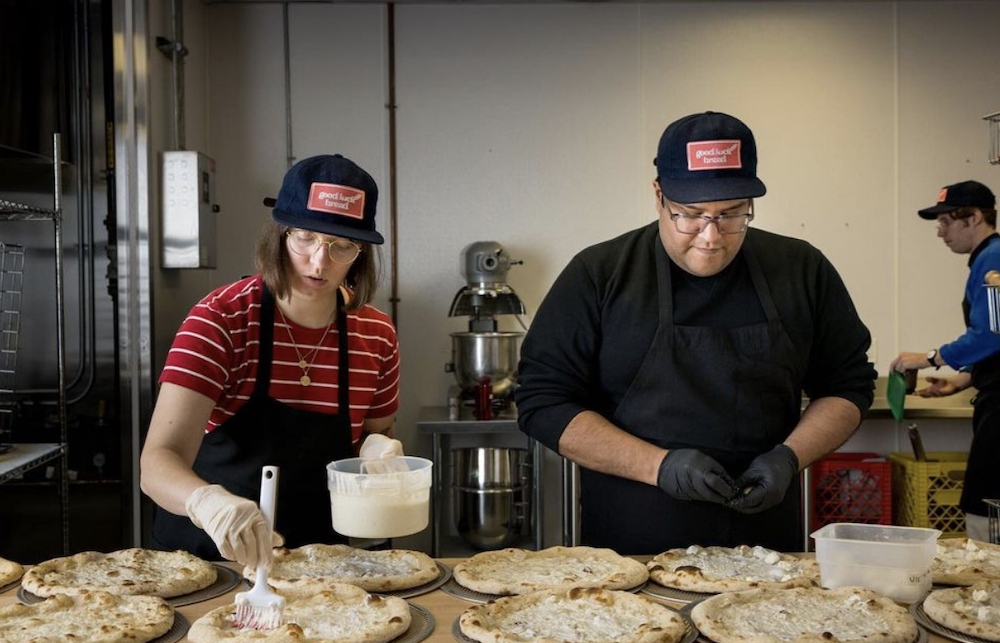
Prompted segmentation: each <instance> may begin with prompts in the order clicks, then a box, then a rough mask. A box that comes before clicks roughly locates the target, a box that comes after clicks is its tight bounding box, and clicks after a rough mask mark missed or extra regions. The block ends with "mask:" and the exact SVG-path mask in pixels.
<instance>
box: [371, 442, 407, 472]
mask: <svg viewBox="0 0 1000 643" xmlns="http://www.w3.org/2000/svg"><path fill="white" fill-rule="evenodd" d="M358 455H359V456H360V457H361V459H362V460H363V461H364V462H362V473H392V472H394V471H409V470H410V469H409V467H407V466H406V463H405V462H403V461H402V460H398V459H397V458H399V456H401V455H403V443H402V442H400V441H399V440H393V439H392V438H390V437H389V436H387V435H382V434H381V433H372V434H370V435H369V436H368V437H367V438H365V441H364V442H362V443H361V449H360V450H359V451H358Z"/></svg>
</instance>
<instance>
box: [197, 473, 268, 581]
mask: <svg viewBox="0 0 1000 643" xmlns="http://www.w3.org/2000/svg"><path fill="white" fill-rule="evenodd" d="M184 510H185V511H187V515H188V517H189V518H190V519H191V522H193V523H194V524H195V526H196V527H199V528H201V529H204V530H205V533H207V534H208V535H209V537H211V539H212V541H213V542H215V546H216V547H218V548H219V553H220V554H222V556H223V557H224V558H227V559H229V560H233V561H236V562H238V563H242V564H243V565H246V566H247V567H256V566H257V565H258V563H261V564H264V565H265V566H267V567H270V566H271V548H272V547H278V546H280V545H281V544H282V539H281V537H280V536H278V534H277V533H274V532H272V531H271V528H270V527H269V526H268V524H267V520H266V519H265V518H264V514H262V513H261V511H260V508H259V507H258V506H257V503H255V502H253V501H252V500H247V499H246V498H241V497H240V496H237V495H234V494H232V493H229V492H228V491H226V490H225V488H224V487H223V486H222V485H217V484H210V485H205V486H204V487H198V488H197V489H195V490H194V491H193V492H192V493H191V495H190V496H188V499H187V501H186V502H185V503H184Z"/></svg>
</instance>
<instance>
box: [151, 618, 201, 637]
mask: <svg viewBox="0 0 1000 643" xmlns="http://www.w3.org/2000/svg"><path fill="white" fill-rule="evenodd" d="M189 629H191V624H190V623H188V620H187V619H186V618H184V615H183V614H181V613H180V612H174V624H173V625H171V626H170V629H169V630H167V631H166V632H164V633H163V634H161V635H160V636H157V637H156V638H155V639H150V641H149V643H175V641H179V640H181V639H182V638H184V637H185V636H187V632H188V630H189Z"/></svg>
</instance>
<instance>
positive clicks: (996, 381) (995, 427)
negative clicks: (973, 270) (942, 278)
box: [959, 235, 1000, 516]
mask: <svg viewBox="0 0 1000 643" xmlns="http://www.w3.org/2000/svg"><path fill="white" fill-rule="evenodd" d="M993 236H995V235H991V239H990V240H989V241H988V243H994V241H993V240H992V237H993ZM970 267H971V261H970ZM971 313H972V304H971V302H970V301H969V298H968V297H964V298H963V299H962V316H963V317H964V318H965V326H966V327H968V326H969V322H970V317H971ZM971 370H972V373H971V377H972V386H974V387H975V388H976V396H975V397H974V398H973V400H972V404H973V411H972V444H971V445H970V446H969V462H968V465H967V466H966V470H965V481H964V482H963V483H962V499H961V500H960V501H959V506H960V507H961V508H962V511H965V512H967V513H972V514H976V515H979V516H987V515H989V507H988V506H987V505H986V503H985V502H983V498H1000V475H997V473H996V471H995V468H996V462H997V455H998V454H1000V353H994V354H992V355H990V356H989V357H987V358H986V359H983V360H981V361H979V362H976V363H975V364H973V365H972V369H971Z"/></svg>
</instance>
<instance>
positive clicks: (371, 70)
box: [152, 0, 1000, 452]
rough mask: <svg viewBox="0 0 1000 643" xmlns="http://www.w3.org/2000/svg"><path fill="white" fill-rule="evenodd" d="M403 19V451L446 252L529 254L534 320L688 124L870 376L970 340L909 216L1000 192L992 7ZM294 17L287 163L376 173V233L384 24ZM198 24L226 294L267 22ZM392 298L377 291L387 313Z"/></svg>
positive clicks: (610, 229) (332, 11)
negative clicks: (718, 141)
mask: <svg viewBox="0 0 1000 643" xmlns="http://www.w3.org/2000/svg"><path fill="white" fill-rule="evenodd" d="M188 4H189V5H190V4H192V3H191V2H189V3H188ZM395 12H396V48H397V54H396V55H397V78H396V83H397V105H398V111H397V116H398V140H397V143H396V145H397V153H398V173H397V181H398V198H399V213H398V226H399V240H398V241H399V256H398V261H399V282H398V287H399V294H400V297H401V301H400V304H399V333H400V341H401V346H402V357H403V380H402V386H403V389H402V405H403V406H402V409H401V411H400V414H399V420H400V426H399V429H400V431H399V432H400V433H401V435H402V436H403V438H404V439H405V440H406V441H407V444H408V446H410V448H411V449H413V450H415V451H423V452H426V450H427V445H426V444H421V443H419V442H418V441H417V439H416V431H415V426H414V424H415V421H416V417H417V412H418V409H419V408H420V407H421V406H425V405H441V404H443V403H444V397H445V393H446V390H447V387H448V386H449V385H450V384H451V383H452V376H451V375H450V374H448V373H445V372H444V370H443V366H444V364H445V362H447V361H448V359H449V356H450V343H449V342H450V340H449V337H448V334H449V333H450V332H452V331H455V330H461V329H462V328H463V326H464V320H463V319H449V318H447V312H448V308H449V305H450V302H451V299H452V297H453V296H454V294H455V292H456V291H457V290H458V289H459V288H460V287H461V286H462V283H463V282H462V277H461V275H460V272H459V253H460V251H461V249H462V248H463V247H464V246H465V245H466V244H468V243H470V242H472V241H477V240H487V239H490V240H496V241H499V242H500V243H502V244H503V245H505V246H506V247H507V249H508V250H509V252H510V253H511V254H512V255H513V257H514V258H515V259H523V260H524V262H525V265H524V266H517V267H515V268H513V269H512V270H511V273H510V282H511V285H512V286H513V287H514V289H515V290H516V291H517V292H518V293H519V294H520V295H521V296H522V298H523V299H524V300H525V302H526V304H527V307H528V310H529V313H530V312H533V311H534V310H536V309H537V308H538V305H539V303H540V302H541V300H542V298H543V297H544V294H545V292H546V291H547V289H548V287H549V285H550V284H551V283H552V281H553V280H554V279H555V277H556V275H557V274H558V273H559V271H560V270H561V268H562V267H563V266H564V265H565V264H566V262H567V261H568V260H569V259H570V258H571V257H572V256H573V254H575V253H576V252H577V251H579V250H580V249H582V248H583V247H585V246H587V245H589V244H592V243H595V242H597V241H601V240H604V239H607V238H609V237H611V236H614V235H617V234H619V233H621V232H625V231H627V230H630V229H632V228H635V227H637V226H640V225H642V224H644V223H646V222H648V221H651V220H652V218H653V217H654V216H655V211H654V209H653V202H652V192H651V187H650V183H651V181H652V179H653V177H654V168H653V165H652V159H653V157H654V156H655V151H656V142H657V139H658V137H659V135H660V133H661V131H662V130H663V128H664V127H665V126H666V125H667V124H668V123H669V122H671V121H672V120H674V119H676V118H678V117H680V116H683V115H685V114H688V113H691V112H695V111H702V110H708V109H713V110H720V111H726V112H729V113H732V114H734V115H736V116H739V117H740V118H742V119H743V120H745V121H746V122H747V123H748V124H749V125H750V126H751V128H752V129H753V130H754V132H755V134H756V135H757V139H758V149H759V154H760V166H759V173H760V175H761V177H762V178H763V180H764V181H765V182H766V183H767V185H768V189H769V191H768V195H767V196H765V197H764V198H762V199H760V200H759V201H758V203H757V213H758V216H757V219H756V220H755V221H754V225H755V226H760V227H762V228H765V229H769V230H773V231H776V232H780V233H785V234H790V235H794V236H798V237H802V238H805V239H807V240H809V241H810V242H812V243H813V244H814V245H816V246H818V247H819V248H820V249H822V250H823V251H824V252H825V253H826V254H827V256H828V257H829V258H830V259H831V260H832V261H833V263H834V264H835V265H836V266H837V267H838V269H839V270H840V273H841V275H842V276H843V278H844V280H845V282H846V283H847V286H848V288H849V289H850V291H851V293H852V295H853V297H854V300H855V302H856V304H857V306H858V308H859V310H860V312H861V314H862V316H863V318H864V319H865V321H866V322H867V324H868V325H869V327H870V329H871V331H872V334H873V336H874V337H875V338H876V342H877V345H876V350H875V351H874V352H873V356H874V357H875V360H876V364H877V366H878V368H879V371H880V372H881V373H883V374H884V373H886V372H887V367H888V363H889V361H890V360H891V359H892V357H893V356H894V355H895V354H896V352H898V351H899V350H904V349H905V350H925V349H927V348H930V347H932V346H938V345H940V344H941V343H943V342H945V341H948V340H949V339H950V338H953V337H954V336H956V335H957V334H959V333H960V332H961V330H962V319H961V312H960V308H959V304H960V301H961V297H962V286H963V283H964V279H965V274H966V264H965V262H966V258H965V257H960V256H955V255H952V254H951V253H950V252H949V251H948V250H947V249H946V248H945V247H944V246H943V244H942V243H941V242H940V241H939V240H937V239H936V238H935V229H934V226H933V224H932V223H929V222H925V221H923V220H921V219H919V218H918V217H917V216H916V213H915V211H916V210H917V209H918V208H920V207H926V206H928V205H931V204H932V203H933V202H934V200H935V198H936V195H937V192H938V189H939V188H940V187H941V186H943V185H945V184H947V183H952V182H955V181H958V180H962V179H966V178H975V179H978V180H981V181H983V182H985V183H987V184H988V185H990V186H991V187H993V189H994V190H995V191H997V190H1000V168H996V167H990V166H989V165H988V164H987V161H986V150H987V138H986V126H985V124H984V123H983V121H982V120H981V116H982V115H983V114H986V113H988V112H993V111H996V110H998V109H1000V82H998V80H1000V78H998V75H1000V72H998V71H997V69H998V68H997V65H996V62H997V60H998V58H1000V41H998V40H997V39H996V38H995V35H994V33H993V31H994V30H995V25H997V24H1000V3H996V2H987V1H979V2H960V1H944V0H941V1H927V2H878V1H873V2H846V1H845V2H748V1H744V2H718V1H716V2H704V3H693V2H690V3H683V2H680V3H662V4H657V3H644V4H629V3H600V4H585V3H558V4H548V5H545V4H532V5H528V4H510V5H487V4H476V5H472V6H462V5H456V4H440V5H415V4H406V5H397V6H396V8H395ZM289 13H290V18H291V19H290V33H291V55H292V62H291V83H292V116H293V138H294V142H293V144H294V154H295V156H296V157H298V158H302V157H305V156H308V155H311V154H315V153H320V152H341V153H343V154H345V155H347V156H349V157H351V158H353V159H355V160H356V161H358V162H359V163H360V164H361V165H362V166H364V167H366V169H368V170H369V171H371V173H372V174H373V175H374V176H375V178H376V180H377V181H378V182H379V185H380V186H381V187H382V190H383V194H382V199H381V203H380V210H379V226H380V228H381V229H382V230H383V232H385V231H387V228H388V226H387V221H388V216H387V215H388V202H389V199H388V196H389V195H388V186H389V180H388V179H389V177H388V158H389V156H388V152H389V140H388V126H387V122H388V120H387V111H386V109H385V103H386V102H387V95H388V92H387V83H388V79H387V72H386V68H387V66H386V54H385V39H386V29H385V18H386V8H385V7H384V6H379V5H375V6H369V5H365V6H358V5H345V4H308V3H307V4H292V5H290V9H289ZM199 15H200V16H203V20H204V22H203V25H201V29H202V32H203V34H204V38H203V39H201V40H200V41H199V45H200V46H202V47H203V48H204V50H203V51H201V52H195V51H194V50H195V46H194V45H193V44H189V46H190V47H191V49H192V52H193V53H194V54H196V56H197V57H196V58H192V59H190V60H191V62H192V64H198V65H203V68H202V69H201V71H200V72H199V71H195V70H192V69H191V65H189V70H188V73H189V77H190V75H191V74H198V73H201V74H203V80H204V87H205V94H204V96H205V98H204V102H203V103H200V104H199V106H198V107H197V108H196V109H193V110H192V111H191V112H189V119H195V118H197V116H196V114H197V113H199V111H198V110H199V109H202V108H204V113H205V114H206V115H205V116H204V123H203V126H204V136H203V137H201V138H200V141H201V142H203V144H204V145H205V148H206V149H205V150H204V151H206V152H207V153H209V154H210V155H211V156H213V157H214V158H215V159H216V160H217V161H218V163H219V170H218V187H219V201H220V203H221V204H222V206H223V211H222V214H221V216H220V248H219V250H220V264H219V269H218V270H216V271H214V272H213V274H212V275H211V277H210V278H209V279H208V280H210V281H213V282H214V283H218V284H221V283H224V282H226V281H229V280H232V279H235V278H237V277H239V276H241V275H243V274H247V273H249V272H251V271H252V262H251V257H252V248H253V240H254V238H255V236H256V233H257V231H258V230H259V228H260V225H261V224H263V223H264V222H265V221H266V220H267V217H268V216H269V213H268V212H267V210H266V209H265V208H263V207H262V206H261V205H260V199H261V198H262V197H263V196H268V195H273V194H275V193H276V191H277V188H278V186H279V185H280V181H281V177H282V174H283V172H284V169H285V167H286V158H285V153H286V152H285V120H284V118H285V113H284V110H285V103H284V75H283V74H284V70H283V62H282V29H281V24H282V23H281V8H280V6H279V5H272V4H214V5H209V6H207V7H201V8H199V9H195V10H192V12H191V13H190V14H189V19H191V20H193V19H196V18H197V16H199ZM199 33H201V32H199ZM152 55H153V57H154V58H155V57H156V56H158V54H156V53H155V52H154V54H152ZM196 60H197V61H198V62H197V63H195V61H196ZM160 98H162V99H163V100H169V97H168V96H167V97H163V96H160ZM199 98H200V97H199ZM156 99H157V96H156V95H154V103H155V102H156ZM191 100H192V96H190V95H189V104H190V101H191ZM164 104H168V103H164ZM189 109H190V108H189ZM386 249H388V246H386ZM386 258H388V254H386ZM164 281H169V279H165V280H164ZM387 285H388V284H387ZM205 290H206V291H207V288H206V289H205ZM159 294H160V293H159V292H158V295H159ZM201 294H204V293H203V292H199V293H197V294H193V293H192V294H191V297H190V300H189V301H183V302H182V301H180V298H179V297H176V296H175V297H172V298H171V299H170V300H169V301H163V300H161V301H158V302H157V308H156V311H157V321H158V332H157V354H158V355H163V354H165V351H166V346H164V342H167V343H168V342H169V335H170V333H171V332H172V331H170V332H166V331H165V332H159V331H160V329H161V328H162V327H163V323H162V322H163V320H164V319H165V318H168V317H171V316H173V317H176V318H177V321H179V319H180V317H182V316H183V313H177V312H176V311H178V310H180V309H182V308H183V310H185V311H186V309H187V307H188V306H189V305H190V304H191V303H193V302H194V300H195V299H197V297H198V296H200V295H201ZM386 297H387V288H386V290H384V291H383V293H382V295H381V298H380V299H379V301H380V302H382V304H383V307H384V308H385V309H387V306H385V303H386V301H387V299H386ZM178 315H179V316H178ZM507 326H508V327H509V328H513V326H512V325H511V324H509V323H508V324H507ZM174 327H176V324H174ZM962 426H966V423H963V424H962Z"/></svg>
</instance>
